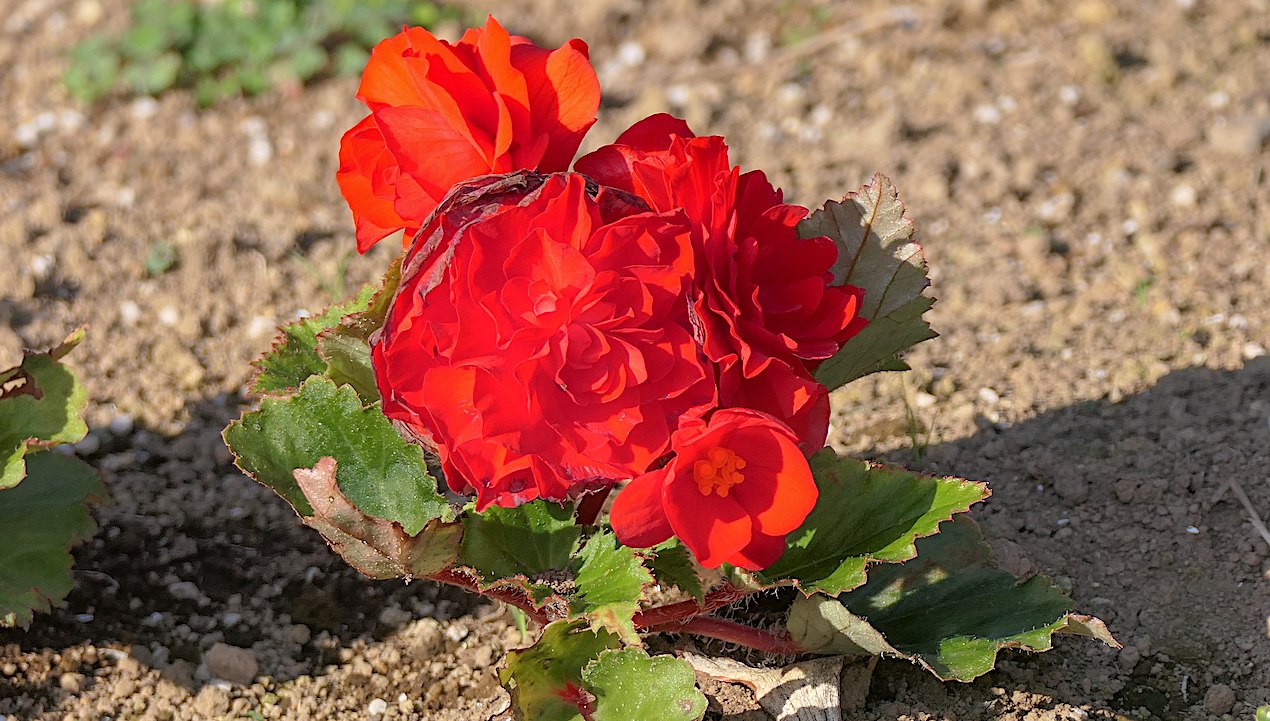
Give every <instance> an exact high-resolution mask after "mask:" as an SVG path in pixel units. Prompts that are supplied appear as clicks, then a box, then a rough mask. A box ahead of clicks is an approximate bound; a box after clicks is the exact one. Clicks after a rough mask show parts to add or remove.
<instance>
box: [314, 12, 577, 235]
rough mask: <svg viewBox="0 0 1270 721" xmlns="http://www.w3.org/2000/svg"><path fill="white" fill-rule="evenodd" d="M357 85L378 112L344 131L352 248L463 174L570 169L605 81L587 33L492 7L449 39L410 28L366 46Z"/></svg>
mask: <svg viewBox="0 0 1270 721" xmlns="http://www.w3.org/2000/svg"><path fill="white" fill-rule="evenodd" d="M357 97H358V98H359V99H360V100H361V101H362V102H364V103H366V105H367V106H368V107H369V108H370V111H371V114H370V115H368V116H367V117H366V118H365V119H364V120H362V121H361V122H360V123H358V124H357V125H355V126H354V127H353V128H352V129H350V130H349V131H348V132H347V133H346V134H345V135H344V138H343V139H342V140H341V142H340V167H339V171H338V173H337V174H336V179H337V180H338V181H339V185H340V190H341V192H343V194H344V197H345V199H346V200H347V201H348V204H349V208H350V209H351V210H352V211H353V218H354V221H355V222H356V225H357V249H358V250H359V251H360V252H366V250H367V249H368V248H370V247H371V246H372V245H374V244H375V243H376V242H378V241H379V240H380V239H382V238H383V237H385V236H387V235H389V234H391V233H393V232H395V231H397V230H402V229H405V231H406V238H405V243H406V244H407V245H408V244H409V241H410V239H411V237H412V236H413V234H414V233H415V232H416V231H417V230H418V229H419V227H420V226H421V225H422V224H423V222H424V221H425V220H426V219H427V217H428V215H430V214H431V213H432V211H433V209H435V208H436V206H437V204H438V203H440V202H441V199H442V198H444V197H445V195H446V193H448V192H449V191H450V188H451V187H453V186H454V185H455V184H456V183H460V182H463V181H465V180H469V179H471V178H475V177H477V176H480V175H486V174H489V173H507V172H512V171H516V170H539V171H543V172H552V171H558V170H565V169H566V168H568V166H569V162H570V161H571V160H573V156H574V154H575V153H576V152H577V149H578V145H579V144H580V143H581V142H582V137H583V136H584V135H585V134H586V131H587V130H588V129H589V128H590V127H591V125H593V124H594V123H595V114H596V110H597V109H598V108H599V104H600V86H599V81H598V80H597V79H596V76H595V70H594V69H593V68H592V67H591V63H590V60H589V59H588V52H587V46H586V43H584V42H582V41H581V40H576V39H575V40H570V41H569V42H567V43H565V44H564V45H563V46H561V47H560V48H558V49H556V50H547V49H545V48H540V47H538V46H536V45H534V44H533V43H531V42H529V41H528V40H526V39H524V38H521V37H516V36H511V35H509V34H508V33H507V31H506V30H504V29H503V27H502V26H501V25H499V24H498V22H497V21H495V20H494V19H493V18H490V19H489V20H488V21H487V22H486V24H485V27H484V28H474V29H470V30H468V31H467V32H466V33H465V34H464V35H463V37H462V38H461V39H460V40H459V41H458V42H457V43H454V44H451V43H448V42H446V41H444V40H440V39H438V38H436V37H434V36H433V35H432V33H430V32H428V31H427V30H425V29H423V28H418V27H414V28H407V29H406V30H404V31H402V32H401V33H399V34H397V35H395V36H393V37H391V38H389V39H387V40H384V41H383V42H381V43H380V44H379V45H377V46H376V47H375V49H374V51H373V52H372V53H371V56H370V60H369V62H368V63H367V65H366V70H365V73H364V74H363V76H362V83H361V86H360V87H359V88H358V92H357Z"/></svg>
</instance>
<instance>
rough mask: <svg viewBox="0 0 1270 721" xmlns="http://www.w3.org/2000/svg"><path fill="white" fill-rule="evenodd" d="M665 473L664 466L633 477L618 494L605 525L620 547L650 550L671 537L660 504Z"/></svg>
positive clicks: (664, 511) (662, 507) (664, 513)
mask: <svg viewBox="0 0 1270 721" xmlns="http://www.w3.org/2000/svg"><path fill="white" fill-rule="evenodd" d="M669 470H670V469H669V468H668V467H667V468H662V469H659V470H656V471H651V472H649V473H645V474H644V475H642V476H637V477H636V478H635V480H633V481H631V482H630V483H628V484H627V485H626V487H625V488H623V489H622V490H621V491H619V492H618V494H617V497H616V498H615V499H614V500H613V506H612V508H611V509H610V510H609V523H610V524H612V526H613V532H614V533H616V534H617V540H619V541H621V542H622V545H625V546H630V547H631V548H650V547H652V546H656V545H657V544H659V543H661V542H662V541H664V540H666V539H667V538H670V537H671V536H672V535H673V534H674V531H673V530H672V529H671V527H670V519H668V518H667V517H666V509H665V507H664V506H663V505H662V488H663V486H664V485H665V482H666V474H667V472H669Z"/></svg>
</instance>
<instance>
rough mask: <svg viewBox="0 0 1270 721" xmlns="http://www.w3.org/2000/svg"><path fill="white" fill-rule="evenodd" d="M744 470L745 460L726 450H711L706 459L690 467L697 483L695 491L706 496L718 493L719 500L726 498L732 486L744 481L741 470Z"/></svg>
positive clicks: (707, 452)
mask: <svg viewBox="0 0 1270 721" xmlns="http://www.w3.org/2000/svg"><path fill="white" fill-rule="evenodd" d="M742 468H745V459H744V458H742V457H740V456H738V455H737V454H736V452H735V451H732V450H730V449H727V448H711V449H710V450H709V451H706V457H705V458H702V459H701V460H699V461H697V462H696V463H695V464H694V465H693V467H692V475H693V478H694V479H695V480H696V481H697V490H699V491H701V495H703V496H708V495H710V494H711V493H718V494H719V497H720V498H727V497H728V491H729V490H731V489H732V486H735V485H736V484H738V483H740V482H741V481H744V480H745V476H744V475H743V474H742V473H741V469H742Z"/></svg>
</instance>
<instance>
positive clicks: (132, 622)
mask: <svg viewBox="0 0 1270 721" xmlns="http://www.w3.org/2000/svg"><path fill="white" fill-rule="evenodd" d="M239 410H240V406H239V402H238V400H237V399H232V398H225V397H220V398H212V399H208V400H206V401H204V402H202V403H200V404H199V405H198V406H197V407H195V408H193V409H191V421H190V423H189V425H188V426H187V428H186V430H185V431H184V432H183V433H182V434H180V435H178V436H176V437H171V438H164V437H161V436H159V435H157V434H154V433H151V432H148V431H146V430H145V429H136V430H132V431H130V432H129V433H126V434H114V435H112V434H110V433H109V432H108V431H106V430H104V429H97V430H95V431H94V433H95V434H97V435H98V436H99V437H100V438H101V439H102V441H103V442H102V444H101V447H100V448H99V449H97V450H95V451H94V452H93V453H92V454H89V458H90V460H92V461H94V462H95V463H96V464H97V465H98V466H100V467H103V468H106V469H107V472H108V476H109V477H110V481H111V484H112V492H113V495H114V496H115V503H114V505H113V506H111V507H108V508H104V509H101V510H100V511H99V513H98V517H99V519H100V521H101V524H102V528H101V529H100V531H99V533H98V534H97V536H96V538H95V539H94V540H93V541H92V542H91V543H88V544H85V545H84V546H82V547H81V548H80V549H79V550H78V551H77V553H76V560H77V563H76V569H77V570H76V580H77V584H76V588H75V590H74V591H73V592H72V594H71V596H70V598H69V599H68V600H67V602H66V603H65V604H64V605H63V607H62V608H60V609H58V610H57V611H55V612H54V613H52V614H48V615H44V616H40V617H37V619H36V622H35V624H34V625H33V627H32V629H31V630H30V631H27V632H17V631H12V630H5V631H0V667H2V666H3V665H4V664H6V663H8V662H12V660H14V659H16V657H17V656H18V654H19V653H25V654H26V655H25V658H26V659H27V661H26V663H27V664H28V665H30V664H31V663H33V662H32V661H31V660H30V659H31V658H32V654H33V653H34V654H38V659H40V660H37V661H36V662H35V663H46V664H48V667H49V668H48V670H49V673H48V674H47V675H43V674H41V675H42V677H43V678H46V679H47V680H46V681H45V682H43V683H40V684H34V685H33V684H29V683H24V682H19V681H18V680H17V679H19V678H22V677H27V678H30V677H32V676H33V674H31V673H30V672H29V671H28V672H27V673H25V674H23V673H17V674H16V675H15V674H10V673H6V674H3V675H0V699H2V698H5V697H7V696H16V695H24V696H27V697H47V699H48V701H49V703H50V706H52V705H55V703H56V701H57V700H58V699H59V698H61V697H63V696H64V695H66V694H67V693H70V692H68V691H67V690H64V689H62V688H60V687H59V684H58V677H59V672H60V673H66V672H76V673H83V674H85V675H86V676H87V677H88V678H92V675H93V672H94V670H95V668H96V667H98V666H100V665H105V664H107V663H111V662H114V661H118V657H121V656H122V654H114V658H106V657H99V658H96V659H95V660H92V659H93V658H94V656H95V655H96V654H89V655H85V654H82V653H72V651H73V650H75V649H83V648H86V647H89V646H96V647H98V648H105V647H112V648H115V649H126V648H128V647H131V648H132V649H134V651H133V658H136V659H137V660H139V661H141V662H142V663H145V664H148V665H151V666H153V667H155V668H158V669H160V670H162V671H163V672H164V674H165V675H167V676H169V677H170V678H171V679H172V680H174V681H176V682H178V683H181V684H184V685H187V686H190V687H191V688H193V687H197V686H198V685H201V682H202V680H203V679H204V678H205V675H204V674H202V673H201V672H200V671H199V664H200V663H201V660H202V656H203V653H204V652H205V651H206V650H207V649H208V648H209V647H210V646H211V645H212V644H213V643H215V642H218V641H223V642H225V643H228V644H231V645H236V646H243V647H251V646H253V645H255V646H256V647H257V649H260V648H261V647H262V644H263V645H265V646H277V647H278V648H276V649H272V650H276V651H277V653H275V654H272V655H270V654H266V655H265V658H267V659H282V660H281V661H269V662H266V661H265V660H264V659H262V668H261V669H260V674H261V675H269V676H272V677H273V678H274V679H275V680H276V681H284V680H287V679H288V678H294V677H295V676H298V675H301V674H316V673H321V672H322V670H323V667H324V666H326V665H328V664H333V663H339V662H340V661H341V659H340V650H341V649H343V648H346V647H347V646H348V645H349V644H350V643H351V642H352V641H353V640H354V639H356V638H359V637H366V636H369V637H371V638H382V637H384V636H386V635H388V634H391V633H393V632H394V631H396V630H397V629H398V628H400V627H401V626H402V625H404V623H405V622H406V621H408V620H409V619H410V618H412V617H420V616H424V615H432V616H436V617H440V618H448V617H454V616H457V615H462V614H464V613H467V612H469V611H470V610H471V609H472V608H473V607H474V603H473V601H472V599H471V598H468V597H465V596H464V595H463V594H462V593H461V592H457V591H452V590H450V589H440V588H438V587H436V586H434V585H432V584H427V583H415V584H410V585H405V584H401V583H390V582H375V581H370V580H366V579H364V578H362V577H361V576H359V575H357V574H356V573H355V572H353V571H351V570H350V569H348V568H347V567H346V566H345V565H344V564H343V562H342V561H340V559H339V558H338V557H336V556H335V554H334V553H332V552H330V551H329V550H328V549H327V548H326V547H325V545H324V544H323V542H322V541H321V539H320V538H319V537H318V535H317V534H316V533H313V532H312V531H309V530H308V529H307V528H304V527H303V526H302V525H301V524H300V523H299V522H298V521H297V520H296V518H295V516H294V513H293V512H292V511H291V509H290V507H288V506H287V505H286V504H285V502H283V501H282V500H281V499H278V498H276V497H274V496H273V494H272V493H271V492H269V491H267V490H266V489H263V488H261V487H258V486H257V485H256V484H255V483H253V482H251V481H250V480H248V479H246V478H244V477H242V476H241V474H239V473H238V472H237V471H236V470H235V469H234V467H233V465H232V463H231V462H230V459H229V457H228V454H227V453H226V452H225V451H224V449H223V445H222V444H221V441H220V430H221V429H222V428H223V427H224V425H225V424H226V423H228V422H229V421H230V420H232V419H233V418H235V417H237V415H238V413H239ZM1268 414H1270V361H1268V359H1266V358H1262V359H1258V360H1257V361H1253V362H1251V363H1249V365H1248V366H1246V367H1244V368H1243V369H1240V370H1238V371H1214V370H1207V369H1201V368H1194V369H1187V370H1182V371H1178V372H1175V373H1172V374H1170V375H1168V376H1166V377H1165V378H1163V379H1162V380H1161V381H1160V382H1159V383H1158V384H1157V385H1156V386H1154V387H1153V388H1151V389H1149V390H1147V391H1145V392H1143V393H1140V394H1138V395H1135V396H1131V397H1129V398H1126V399H1124V400H1123V401H1121V402H1118V403H1111V402H1107V401H1090V402H1086V403H1082V404H1078V405H1075V406H1071V407H1068V408H1063V409H1061V410H1057V411H1053V412H1049V413H1046V414H1044V415H1041V416H1039V417H1037V418H1034V419H1031V420H1028V421H1025V422H1022V423H1019V424H1016V425H1013V426H1008V427H993V426H991V425H989V424H985V426H987V427H986V428H985V430H982V431H981V432H979V433H977V434H975V435H974V436H971V437H967V438H964V439H961V440H957V441H953V442H949V443H944V444H939V445H936V446H931V447H930V448H928V449H926V453H925V455H924V457H923V459H921V460H919V461H916V462H915V461H914V459H913V458H911V457H909V454H908V453H895V454H890V455H889V456H887V457H886V458H885V459H884V460H887V461H890V462H895V463H900V464H904V465H907V466H909V467H914V468H917V469H920V470H924V471H927V472H934V473H941V474H954V475H959V476H963V477H967V478H973V479H978V480H987V481H989V482H990V483H991V485H992V488H993V492H994V495H993V497H992V499H990V500H989V501H988V503H987V504H985V506H984V507H983V508H981V509H980V510H978V511H977V512H976V516H977V517H978V518H979V520H980V521H981V522H982V523H983V524H984V526H985V528H986V530H987V532H988V533H989V535H990V537H994V538H999V539H1004V542H1006V543H1007V545H1010V544H1012V545H1013V546H1014V547H1016V548H1017V549H1018V550H1020V551H1021V552H1022V554H1025V555H1026V556H1027V557H1029V559H1030V562H1032V563H1034V565H1035V566H1036V567H1037V568H1039V569H1040V570H1041V571H1042V572H1044V573H1046V574H1048V575H1051V576H1054V577H1055V578H1056V579H1057V580H1058V582H1059V583H1060V584H1064V585H1068V584H1070V585H1072V586H1073V594H1074V596H1075V598H1076V599H1077V603H1078V607H1079V609H1080V610H1082V611H1084V612H1089V613H1094V614H1096V615H1099V616H1101V617H1103V618H1104V619H1106V620H1107V621H1108V622H1109V625H1110V626H1111V629H1112V631H1113V633H1115V634H1117V636H1119V637H1120V639H1121V640H1122V641H1124V642H1125V643H1126V645H1127V646H1133V647H1134V648H1135V650H1138V651H1139V652H1140V653H1139V654H1138V656H1139V660H1137V661H1136V662H1135V661H1134V659H1133V658H1132V656H1130V657H1129V658H1126V657H1125V656H1123V655H1122V656H1120V657H1119V658H1118V657H1117V655H1116V653H1115V652H1114V651H1110V650H1107V649H1104V648H1102V647H1100V646H1098V645H1096V644H1095V643H1094V642H1092V641H1089V640H1087V639H1078V638H1073V637H1063V638H1062V639H1061V640H1059V642H1058V649H1057V650H1056V651H1055V652H1053V653H1049V654H1042V655H1025V654H1019V653H1013V652H1008V651H1007V652H1003V653H1002V656H1001V662H1000V664H999V670H998V671H997V672H994V673H992V674H989V675H988V676H986V677H984V678H982V679H980V680H979V681H977V682H974V683H972V684H968V685H959V684H946V685H941V684H939V683H938V682H936V681H934V680H933V679H932V678H930V677H929V676H928V675H927V674H925V673H924V672H921V671H918V670H916V669H914V668H911V667H909V666H907V665H906V664H903V663H898V662H892V663H883V664H882V665H880V666H879V667H878V669H877V671H876V673H875V674H874V677H873V683H872V687H871V694H870V699H869V706H870V708H872V709H874V710H880V711H881V712H883V713H886V709H887V708H888V707H889V706H888V705H894V704H899V707H896V708H895V709H892V710H896V709H899V708H902V710H903V712H905V713H910V714H912V715H914V716H916V715H917V714H916V712H917V711H922V710H929V711H931V712H935V713H942V712H944V711H947V710H949V709H951V708H954V707H961V708H964V709H965V710H963V711H962V712H961V713H970V714H972V717H973V716H975V715H979V714H982V715H988V716H991V715H992V711H991V709H992V707H993V705H994V704H995V703H998V701H997V699H999V698H1000V697H1001V694H1002V693H1006V694H1009V693H1012V692H1025V693H1030V694H1041V695H1042V696H1044V697H1048V698H1049V699H1050V701H1051V702H1054V701H1061V702H1067V703H1073V704H1078V705H1079V704H1089V705H1090V706H1091V707H1093V708H1096V709H1097V708H1102V709H1111V710H1115V711H1118V712H1122V713H1127V714H1129V715H1130V716H1134V717H1149V716H1152V715H1154V716H1156V717H1160V718H1173V717H1176V716H1178V715H1179V714H1181V713H1183V712H1184V711H1186V710H1188V709H1189V708H1190V707H1191V706H1193V705H1194V704H1196V703H1199V702H1200V701H1201V700H1202V698H1203V693H1204V691H1205V687H1206V686H1207V685H1208V684H1210V683H1212V682H1214V680H1213V675H1212V674H1211V673H1210V674H1208V675H1207V676H1206V675H1205V669H1206V668H1208V667H1209V666H1211V665H1214V664H1218V663H1220V664H1222V670H1223V671H1224V673H1225V674H1226V676H1223V677H1222V680H1223V682H1225V683H1228V684H1231V685H1237V686H1238V685H1242V686H1245V687H1246V688H1247V689H1249V692H1248V693H1247V694H1240V696H1241V700H1242V699H1243V698H1244V697H1245V696H1246V702H1247V703H1249V704H1251V705H1254V706H1255V705H1256V704H1257V703H1266V702H1267V701H1270V698H1261V697H1260V696H1266V695H1267V692H1266V691H1256V690H1255V689H1258V688H1265V687H1270V684H1267V683H1262V681H1264V680H1265V679H1264V678H1258V674H1264V673H1265V672H1264V671H1261V670H1259V669H1262V668H1265V667H1266V665H1265V664H1264V663H1261V662H1264V661H1265V660H1266V659H1265V658H1264V652H1265V648H1264V645H1265V644H1264V641H1265V638H1264V635H1265V624H1266V618H1265V617H1264V615H1262V614H1263V613H1264V609H1260V608H1255V606H1256V604H1253V603H1249V602H1247V601H1245V602H1244V603H1243V605H1239V604H1238V603H1234V604H1232V602H1231V600H1230V598H1227V597H1226V596H1225V594H1227V593H1230V594H1232V596H1231V598H1234V597H1237V596H1238V593H1237V590H1238V589H1245V588H1246V589H1247V592H1248V593H1250V594H1251V593H1252V592H1253V590H1254V588H1257V587H1258V585H1260V591H1258V593H1260V597H1261V598H1264V597H1265V595H1264V590H1265V589H1264V585H1265V582H1264V581H1263V580H1262V579H1261V574H1260V570H1261V568H1260V565H1261V561H1262V560H1263V559H1264V557H1265V549H1264V546H1256V547H1254V546H1252V545H1250V544H1249V543H1248V542H1247V539H1248V529H1247V523H1246V522H1245V518H1244V516H1243V509H1242V507H1241V506H1239V505H1238V504H1237V502H1236V500H1235V499H1234V498H1233V497H1232V495H1231V494H1223V492H1222V491H1221V488H1222V487H1223V484H1224V479H1225V478H1228V477H1235V478H1240V479H1243V480H1244V481H1245V483H1247V485H1246V486H1245V489H1246V490H1247V492H1248V494H1249V495H1251V496H1252V499H1253V502H1254V504H1258V505H1259V507H1260V508H1263V509H1270V488H1268V487H1267V484H1266V483H1265V481H1264V478H1265V477H1264V472H1265V471H1264V469H1265V468H1266V467H1267V466H1266V463H1267V460H1268V459H1267V458H1266V455H1267V449H1270V426H1268V425H1267V415H1268ZM1252 479H1260V482H1259V483H1254V482H1253V481H1252ZM1038 486H1039V490H1038ZM1063 519H1067V520H1066V522H1064V521H1063ZM1188 526H1190V527H1192V528H1194V529H1195V530H1197V531H1199V532H1198V533H1193V532H1192V533H1188V532H1187V530H1186V529H1187V527H1188ZM1245 547H1247V548H1249V549H1250V551H1249V552H1250V553H1252V554H1254V555H1252V556H1249V555H1248V553H1243V554H1242V555H1241V554H1240V553H1239V552H1238V551H1239V549H1241V548H1245ZM1258 553H1259V554H1260V555H1257V554H1258ZM1254 561H1255V562H1254ZM384 609H393V612H390V613H385V612H384ZM1144 639H1146V640H1145V641H1144ZM1244 639H1251V641H1252V642H1254V643H1256V644H1260V646H1259V647H1258V648H1257V650H1256V651H1255V652H1254V651H1249V650H1247V648H1252V647H1251V646H1249V644H1248V643H1246V642H1245V640H1244ZM1257 653H1261V654H1263V655H1262V656H1257V655H1256V654H1257ZM97 656H99V655H97ZM271 663H272V664H273V666H274V667H269V665H270V664H271ZM1257 664H1260V665H1259V666H1257ZM1248 666H1254V668H1252V669H1251V670H1248V669H1246V668H1245V667H1248ZM1238 669H1244V670H1243V671H1242V675H1232V674H1240V673H1241V672H1240V671H1239V670H1238ZM1184 677H1185V679H1187V683H1188V689H1187V691H1186V692H1185V694H1184V693H1183V691H1182V690H1181V689H1182V688H1183V680H1182V679H1183V678H1184ZM1241 679H1242V680H1241ZM1003 689H1004V690H1003ZM1012 690H1013V691H1012ZM950 703H951V704H952V705H950ZM1039 704H1040V705H1038V706H1036V708H1045V707H1046V706H1045V704H1046V702H1045V701H1044V700H1042V701H1040V702H1039ZM976 709H977V710H976Z"/></svg>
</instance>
